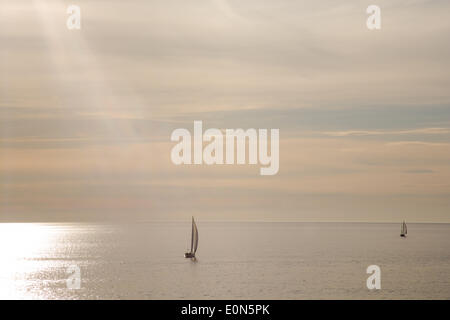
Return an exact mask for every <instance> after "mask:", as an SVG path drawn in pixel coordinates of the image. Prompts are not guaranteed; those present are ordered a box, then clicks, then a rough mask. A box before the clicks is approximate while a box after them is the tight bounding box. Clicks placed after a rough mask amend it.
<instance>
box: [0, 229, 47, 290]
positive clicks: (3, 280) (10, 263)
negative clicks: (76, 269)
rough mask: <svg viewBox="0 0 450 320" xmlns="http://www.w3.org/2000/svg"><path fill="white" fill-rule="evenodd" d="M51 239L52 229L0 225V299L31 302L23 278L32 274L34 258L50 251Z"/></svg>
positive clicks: (34, 265) (34, 266)
mask: <svg viewBox="0 0 450 320" xmlns="http://www.w3.org/2000/svg"><path fill="white" fill-rule="evenodd" d="M53 236H54V232H53V231H52V228H50V227H49V226H46V225H42V224H36V223H2V224H0V248H1V250H0V252H1V254H0V299H17V298H19V299H20V298H25V299H26V298H31V297H29V296H28V295H27V293H26V288H25V283H26V281H25V280H26V276H27V275H28V274H30V273H32V272H33V271H35V270H34V269H35V268H36V264H34V263H32V262H33V258H36V257H38V256H39V255H40V253H41V252H43V251H46V250H47V249H48V248H49V246H50V245H51V243H52V238H53ZM30 262H31V263H30Z"/></svg>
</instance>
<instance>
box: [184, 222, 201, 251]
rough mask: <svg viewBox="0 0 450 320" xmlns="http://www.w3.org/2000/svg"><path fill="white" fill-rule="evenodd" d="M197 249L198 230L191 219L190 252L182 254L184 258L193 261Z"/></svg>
mask: <svg viewBox="0 0 450 320" xmlns="http://www.w3.org/2000/svg"><path fill="white" fill-rule="evenodd" d="M197 247H198V230H197V225H196V224H195V221H194V217H192V235H191V251H189V252H186V253H185V254H184V257H185V258H192V259H195V253H196V252H197Z"/></svg>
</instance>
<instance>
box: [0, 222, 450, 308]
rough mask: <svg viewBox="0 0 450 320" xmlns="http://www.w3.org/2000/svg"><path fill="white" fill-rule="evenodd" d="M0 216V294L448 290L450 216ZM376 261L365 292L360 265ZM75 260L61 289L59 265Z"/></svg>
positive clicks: (392, 295)
mask: <svg viewBox="0 0 450 320" xmlns="http://www.w3.org/2000/svg"><path fill="white" fill-rule="evenodd" d="M198 226H199V232H200V243H199V251H198V261H197V262H196V263H192V262H191V261H190V260H188V259H184V258H183V254H184V252H185V249H186V247H187V246H188V245H189V241H190V224H189V221H188V222H186V223H162V222H161V223H140V224H121V225H104V224H81V223H80V224H38V223H18V224H11V223H3V224H0V299H99V298H103V299H227V298H230V299H233V298H234V299H248V298H255V299H283V298H285V299H310V298H315V299H330V298H340V299H399V298H403V299H433V298H435V299H449V298H450V250H449V247H450V225H449V224H441V225H439V224H434V225H433V224H409V225H408V232H409V234H408V238H407V239H401V238H400V237H399V230H400V228H399V224H357V223H354V224H352V223H340V224H336V223H243V222H241V223H237V222H236V223H232V222H230V223H219V222H217V223H213V222H210V223H205V222H198ZM371 264H377V265H379V266H380V267H381V270H382V281H381V283H382V289H381V290H379V291H376V292H374V291H372V292H369V291H368V290H367V288H366V279H367V276H368V275H367V274H366V268H367V266H369V265H371ZM71 265H76V266H78V267H79V268H80V270H81V289H79V290H69V289H68V288H67V286H66V279H67V278H68V277H69V275H68V274H66V270H67V268H68V267H69V266H71Z"/></svg>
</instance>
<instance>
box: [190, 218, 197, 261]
mask: <svg viewBox="0 0 450 320" xmlns="http://www.w3.org/2000/svg"><path fill="white" fill-rule="evenodd" d="M197 247H198V229H197V225H196V224H195V221H194V217H192V239H191V252H192V253H196V252H197Z"/></svg>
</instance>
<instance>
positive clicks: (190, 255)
mask: <svg viewBox="0 0 450 320" xmlns="http://www.w3.org/2000/svg"><path fill="white" fill-rule="evenodd" d="M184 257H185V258H195V253H192V252H186V253H185V254H184Z"/></svg>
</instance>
